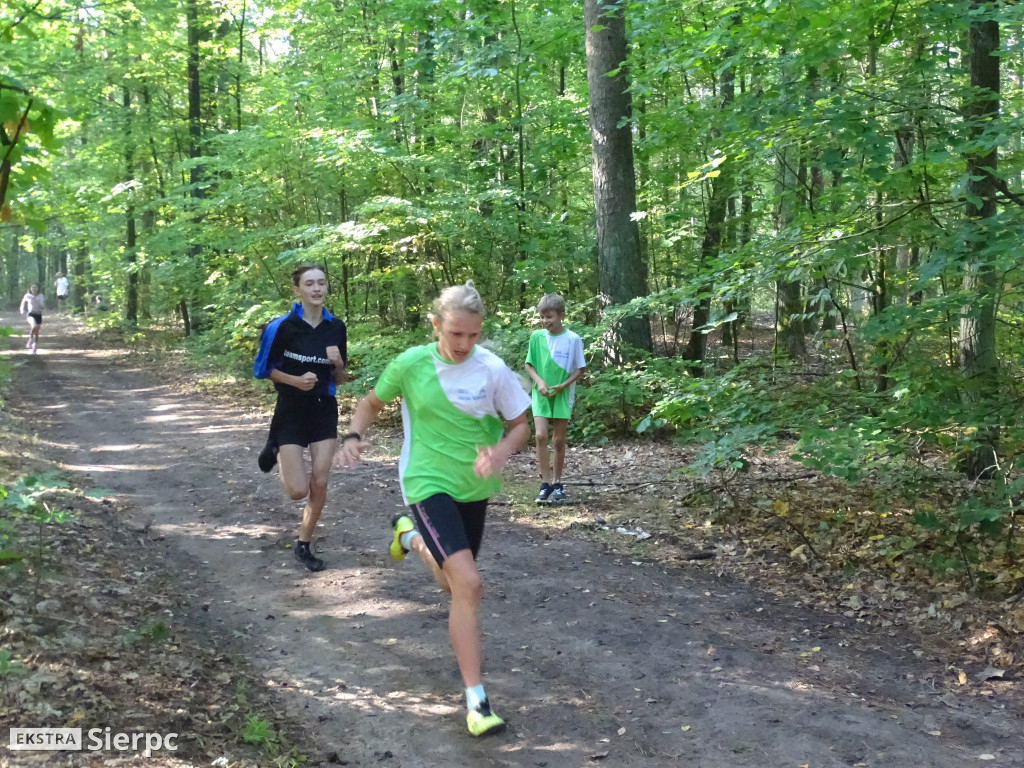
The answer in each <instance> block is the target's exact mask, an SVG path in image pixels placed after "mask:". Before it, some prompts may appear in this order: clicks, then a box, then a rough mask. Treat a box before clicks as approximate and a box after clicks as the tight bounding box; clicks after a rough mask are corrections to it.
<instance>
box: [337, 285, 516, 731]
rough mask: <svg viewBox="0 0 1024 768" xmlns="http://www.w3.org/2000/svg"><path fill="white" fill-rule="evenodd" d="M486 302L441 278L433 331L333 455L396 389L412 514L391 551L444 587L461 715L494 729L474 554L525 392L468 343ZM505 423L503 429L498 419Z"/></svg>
mask: <svg viewBox="0 0 1024 768" xmlns="http://www.w3.org/2000/svg"><path fill="white" fill-rule="evenodd" d="M483 319H484V305H483V302H482V301H481V300H480V294H479V293H477V291H476V289H475V288H474V287H473V283H472V281H470V282H468V283H466V284H465V285H459V286H453V287H451V288H446V289H445V290H444V291H443V292H442V293H441V295H440V296H439V297H438V299H437V300H436V301H435V302H434V312H433V315H432V316H431V320H432V322H433V325H434V333H435V335H436V336H437V341H436V342H435V343H432V344H427V345H424V346H422V347H413V348H412V349H409V350H406V351H405V352H403V353H402V354H401V355H399V356H398V357H397V358H395V359H394V360H393V361H392V362H391V363H390V364H389V365H388V366H387V368H386V369H385V370H384V372H383V373H382V374H381V376H380V379H379V380H378V381H377V385H376V386H375V387H374V389H373V390H372V391H371V392H370V393H369V394H367V395H366V396H365V397H364V398H363V399H362V400H361V401H360V402H359V405H358V406H357V407H356V411H355V413H354V414H353V416H352V422H351V427H350V429H351V430H352V431H351V432H349V433H348V434H347V435H345V436H343V437H342V444H341V450H340V451H339V457H340V458H341V459H342V461H343V463H344V464H345V466H348V467H351V466H353V465H354V464H355V462H356V461H357V460H358V459H359V454H360V453H362V451H363V450H365V449H366V448H367V447H368V446H369V444H368V443H366V442H365V441H364V440H363V438H362V435H363V434H364V433H365V432H366V430H367V429H368V428H369V426H370V424H371V423H372V421H373V419H374V418H375V417H376V415H377V414H378V413H379V412H380V410H381V409H382V408H383V407H384V404H385V403H387V402H389V401H391V400H394V399H395V398H397V397H401V398H402V423H403V426H404V428H405V441H404V443H403V444H402V455H401V461H400V464H399V478H400V480H401V485H402V495H403V496H404V498H405V502H406V504H408V505H410V507H411V508H412V516H413V518H415V523H414V522H413V520H412V519H410V518H409V517H407V516H405V515H400V516H398V517H396V518H395V519H394V520H393V521H392V540H391V546H390V547H389V551H390V553H391V557H392V558H393V559H395V560H401V559H403V558H404V557H405V555H406V554H407V553H408V552H409V551H410V550H411V551H413V552H415V553H416V554H417V555H418V556H419V557H420V559H421V560H422V561H423V563H424V564H425V565H426V566H427V568H428V569H429V570H430V571H431V572H432V573H433V575H434V578H435V579H437V582H438V583H439V584H440V585H441V587H442V588H443V589H444V590H445V591H446V592H448V594H450V595H451V605H450V607H449V612H448V633H449V636H450V638H451V643H452V649H453V650H454V651H455V659H456V661H457V662H458V665H459V671H460V672H461V673H462V680H463V682H464V684H465V686H466V706H467V708H468V713H467V715H466V725H467V727H468V728H469V732H470V733H471V734H472V735H474V736H484V735H486V734H490V733H496V732H498V731H501V730H503V729H504V728H505V721H504V720H502V719H501V718H500V717H498V716H497V715H496V714H494V712H493V711H492V710H491V708H490V704H489V703H488V700H487V695H486V693H485V692H484V687H483V683H482V680H481V676H480V665H481V656H482V649H481V641H480V628H479V626H478V622H477V612H478V610H479V607H480V593H481V583H480V573H479V572H478V571H477V568H476V556H477V553H478V552H479V550H480V542H481V540H482V538H483V532H484V515H485V511H486V509H487V500H488V498H489V497H490V496H491V495H492V494H493V493H494V492H495V491H497V490H498V488H499V487H500V484H501V469H502V467H504V466H505V463H506V462H507V461H508V458H509V456H511V455H512V454H513V453H515V452H516V451H517V450H518V449H519V448H520V447H521V446H522V445H523V443H525V442H526V439H527V438H528V437H529V434H530V428H529V426H528V425H527V423H526V411H527V409H528V408H529V407H530V398H529V396H527V394H526V393H525V392H524V391H523V388H522V386H521V385H520V383H519V379H518V378H517V377H516V375H515V374H514V373H512V371H511V370H509V368H508V366H506V365H505V363H504V362H502V360H501V359H500V358H499V357H498V356H497V355H495V354H493V353H491V352H489V351H488V350H486V349H483V348H482V347H479V346H476V342H477V340H478V339H479V338H480V328H481V325H482V324H483ZM503 421H504V422H505V424H506V425H507V426H508V427H509V430H508V432H507V434H505V435H504V436H502V433H503V431H504V427H503V423H502V422H503Z"/></svg>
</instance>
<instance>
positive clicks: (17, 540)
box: [0, 472, 71, 576]
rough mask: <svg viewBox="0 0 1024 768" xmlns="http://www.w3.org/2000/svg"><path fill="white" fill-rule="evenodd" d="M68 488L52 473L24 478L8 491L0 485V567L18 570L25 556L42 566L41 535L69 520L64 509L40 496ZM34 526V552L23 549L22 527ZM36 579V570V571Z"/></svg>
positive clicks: (24, 528) (23, 529)
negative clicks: (31, 557) (30, 556)
mask: <svg viewBox="0 0 1024 768" xmlns="http://www.w3.org/2000/svg"><path fill="white" fill-rule="evenodd" d="M66 488H68V484H67V482H66V481H65V480H64V479H63V478H61V477H60V476H59V475H57V474H56V473H53V472H46V473H41V474H38V475H26V476H24V477H21V478H19V479H18V480H17V481H16V482H15V483H14V484H13V485H12V486H11V487H10V488H5V487H3V486H0V568H3V567H8V568H13V569H20V568H21V567H22V566H23V564H24V563H25V561H26V558H27V557H28V556H29V555H33V562H35V564H36V565H37V566H38V567H40V568H41V567H42V566H44V565H45V548H44V542H43V534H44V531H45V529H46V527H47V526H51V525H63V524H65V523H67V522H69V521H70V520H71V514H70V513H69V512H67V511H66V510H62V509H57V508H54V507H51V506H50V505H49V504H47V503H46V502H44V501H42V499H41V497H42V496H43V495H44V494H48V493H51V492H53V491H57V490H62V489H66ZM27 523H31V524H33V525H34V527H35V532H36V541H35V547H34V552H31V551H29V550H28V549H27V547H28V544H27V543H26V542H25V540H24V539H25V535H26V533H25V532H26V527H27V526H26V525H25V524H27ZM36 574H37V576H38V568H37V572H36Z"/></svg>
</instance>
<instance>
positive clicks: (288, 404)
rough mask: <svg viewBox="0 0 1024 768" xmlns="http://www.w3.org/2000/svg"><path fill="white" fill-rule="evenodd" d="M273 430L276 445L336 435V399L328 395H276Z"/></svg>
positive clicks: (303, 444)
mask: <svg viewBox="0 0 1024 768" xmlns="http://www.w3.org/2000/svg"><path fill="white" fill-rule="evenodd" d="M271 424H272V425H273V430H272V431H273V434H272V435H271V438H273V439H275V440H276V441H277V444H278V445H301V446H302V447H303V448H305V447H306V446H308V445H309V444H310V443H319V442H320V441H321V440H336V439H337V438H338V401H337V400H335V399H334V398H333V397H330V396H328V395H309V396H308V397H280V396H279V397H278V398H277V407H276V408H274V418H273V421H272V422H271Z"/></svg>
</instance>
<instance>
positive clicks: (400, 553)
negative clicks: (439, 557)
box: [388, 515, 416, 560]
mask: <svg viewBox="0 0 1024 768" xmlns="http://www.w3.org/2000/svg"><path fill="white" fill-rule="evenodd" d="M391 530H392V531H393V532H394V536H393V537H392V538H391V546H390V547H388V552H390V553H391V559H392V560H404V559H405V556H406V555H407V554H409V550H408V549H406V548H405V547H403V546H402V541H401V536H402V534H403V533H408V532H409V531H415V530H416V523H414V522H413V521H412V520H411V519H410V518H409V517H407V516H406V515H397V516H396V517H395V518H394V520H392V521H391Z"/></svg>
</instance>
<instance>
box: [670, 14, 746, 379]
mask: <svg viewBox="0 0 1024 768" xmlns="http://www.w3.org/2000/svg"><path fill="white" fill-rule="evenodd" d="M738 23H739V19H738V18H737V19H736V20H735V21H734V22H733V24H734V25H736V24H738ZM733 55H734V51H733V50H732V49H731V48H729V49H726V51H725V53H724V55H723V58H724V59H725V60H726V61H727V62H730V63H729V64H727V65H726V67H725V69H724V70H722V80H721V83H722V87H721V92H722V107H721V111H722V113H723V114H724V113H726V112H728V111H729V110H730V109H732V102H733V99H734V98H735V96H736V76H735V73H734V71H733V65H732V64H731V61H732V59H733ZM719 133H720V131H718V130H717V129H716V130H715V134H716V135H717V134H719ZM718 170H719V174H718V177H717V178H715V179H714V181H712V182H711V200H710V202H709V204H708V220H707V223H706V224H705V225H704V240H703V242H702V243H701V247H700V271H701V273H702V274H706V273H707V270H708V269H709V268H710V266H711V262H712V261H714V260H715V259H716V258H717V257H718V254H719V251H720V250H721V244H722V232H723V229H724V227H725V219H726V214H727V213H728V210H729V201H730V200H732V195H733V191H734V190H735V189H736V160H735V158H732V157H730V158H727V159H726V160H725V161H724V162H723V163H722V164H721V165H720V166H719V167H718ZM698 285H699V288H698V290H699V292H700V298H699V299H698V300H697V304H696V306H694V308H693V327H692V328H691V330H690V340H689V343H687V345H686V349H685V351H684V352H683V359H685V360H693V361H695V362H698V363H702V362H704V357H705V355H706V354H707V346H708V333H707V331H706V330H702V329H701V327H702V326H705V325H707V323H708V321H709V320H710V319H711V292H712V290H713V288H714V286H713V285H712V284H711V281H710V280H708V281H707V282H706V283H705V282H703V281H701V282H699V283H698ZM697 370H698V371H699V370H700V369H699V368H698V369H697Z"/></svg>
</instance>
